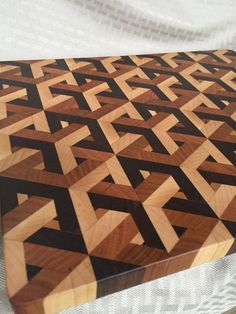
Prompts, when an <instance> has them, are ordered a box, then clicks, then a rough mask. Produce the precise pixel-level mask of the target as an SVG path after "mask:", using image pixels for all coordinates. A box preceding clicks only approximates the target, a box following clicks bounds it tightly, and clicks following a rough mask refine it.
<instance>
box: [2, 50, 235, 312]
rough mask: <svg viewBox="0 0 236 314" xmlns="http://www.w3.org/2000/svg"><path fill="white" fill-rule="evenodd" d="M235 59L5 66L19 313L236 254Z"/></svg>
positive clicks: (208, 56) (6, 183)
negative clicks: (235, 241) (235, 240)
mask: <svg viewBox="0 0 236 314" xmlns="http://www.w3.org/2000/svg"><path fill="white" fill-rule="evenodd" d="M235 66H236V54H235V52H233V51H228V50H220V51H205V52H186V53H170V54H156V55H145V56H124V57H102V58H101V57H100V58H83V59H65V60H39V61H12V62H2V63H1V66H0V198H1V213H2V224H3V239H4V254H5V264H6V274H7V289H8V294H9V298H10V301H11V303H12V305H13V307H14V309H15V312H16V313H20V314H23V313H24V314H32V313H35V314H37V313H38V314H40V313H47V314H49V313H54V312H56V311H59V310H62V309H64V308H66V307H70V306H74V305H77V304H81V303H84V302H87V301H90V300H93V299H95V298H98V297H101V296H104V295H107V294H110V293H113V292H115V291H120V290H122V289H125V288H128V287H131V286H134V285H137V284H140V283H143V282H147V281H149V280H153V279H156V278H159V277H161V276H165V275H168V274H171V273H174V272H177V271H180V270H183V269H187V268H189V267H192V266H196V265H199V264H202V263H205V262H208V261H211V260H215V259H218V258H221V257H223V256H225V255H226V254H230V253H232V252H235V251H236V247H235V244H234V238H235V237H236V200H235V194H236V187H235V175H236V171H235V150H236V147H235V146H236V133H235V120H236V110H235V109H236V84H235V77H236V74H235Z"/></svg>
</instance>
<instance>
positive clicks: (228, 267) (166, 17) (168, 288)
mask: <svg viewBox="0 0 236 314" xmlns="http://www.w3.org/2000/svg"><path fill="white" fill-rule="evenodd" d="M0 25H1V32H0V42H1V49H0V60H13V59H40V58H63V57H85V56H99V55H120V54H122V55H125V54H138V53H139V54H141V53H154V52H163V51H166V52H167V51H189V50H207V49H218V48H230V49H236V1H235V0H224V1H222V0H204V1H198V0H188V1H185V0H168V1H166V0H161V1H160V0H159V1H156V0H146V1H145V0H129V1H126V0H113V1H112V0H109V1H105V0H87V1H84V0H51V1H48V0H40V1H31V0H8V1H1V2H0ZM0 254H1V256H0V313H1V314H10V313H12V309H11V307H10V305H9V303H8V300H7V296H6V290H5V282H4V274H3V260H2V252H1V249H0ZM235 305H236V254H234V255H232V256H230V257H226V258H224V259H222V260H219V261H217V262H213V263H209V264H206V265H203V266H200V267H197V268H194V269H190V270H186V271H184V272H181V273H177V274H174V275H171V276H168V277H165V278H161V279H159V280H155V281H153V282H151V283H147V284H143V285H140V286H137V287H134V288H131V289H127V290H125V291H122V292H120V293H117V294H114V295H111V296H107V297H104V298H101V299H98V300H96V301H94V302H90V303H88V304H85V305H82V306H80V307H77V308H75V309H71V310H67V311H63V312H62V313H63V314H75V313H76V314H95V313H96V314H120V313H124V314H126V313H127V314H128V313H129V314H130V313H131V314H136V313H141V314H143V313H171V312H172V313H179V314H182V313H188V314H191V313H192V314H195V313H197V314H200V313H202V314H207V313H209V314H220V313H223V312H224V311H226V310H228V309H230V308H231V307H233V306H235Z"/></svg>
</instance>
